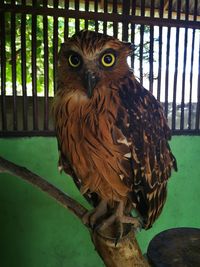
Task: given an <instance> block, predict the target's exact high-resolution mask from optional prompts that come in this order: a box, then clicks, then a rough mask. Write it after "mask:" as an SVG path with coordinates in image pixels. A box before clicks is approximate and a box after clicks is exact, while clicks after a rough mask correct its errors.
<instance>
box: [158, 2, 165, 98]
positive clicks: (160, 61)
mask: <svg viewBox="0 0 200 267" xmlns="http://www.w3.org/2000/svg"><path fill="white" fill-rule="evenodd" d="M163 8H164V2H163V0H161V1H160V10H159V11H160V12H159V16H160V18H163ZM162 36H163V28H162V26H159V52H158V89H157V90H158V92H157V99H158V100H159V101H160V91H161V73H162Z"/></svg>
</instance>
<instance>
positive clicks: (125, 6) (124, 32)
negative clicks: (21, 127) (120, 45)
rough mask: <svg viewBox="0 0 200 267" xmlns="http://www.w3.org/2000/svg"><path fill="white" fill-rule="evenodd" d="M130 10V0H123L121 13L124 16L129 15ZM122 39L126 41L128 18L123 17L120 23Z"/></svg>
mask: <svg viewBox="0 0 200 267" xmlns="http://www.w3.org/2000/svg"><path fill="white" fill-rule="evenodd" d="M129 10H130V0H128V1H123V15H124V17H125V18H126V16H128V15H129ZM122 27H123V28H122V40H123V41H128V20H126V19H124V21H123V25H122Z"/></svg>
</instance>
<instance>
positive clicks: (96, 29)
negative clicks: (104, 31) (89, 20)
mask: <svg viewBox="0 0 200 267" xmlns="http://www.w3.org/2000/svg"><path fill="white" fill-rule="evenodd" d="M94 12H95V14H98V0H95V1H94ZM93 19H94V21H95V31H96V32H98V30H99V23H98V19H97V18H93Z"/></svg>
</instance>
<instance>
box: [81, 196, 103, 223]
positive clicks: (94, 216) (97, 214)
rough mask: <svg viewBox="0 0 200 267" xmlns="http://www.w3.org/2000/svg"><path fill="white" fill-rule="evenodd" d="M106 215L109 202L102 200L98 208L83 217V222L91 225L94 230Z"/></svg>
mask: <svg viewBox="0 0 200 267" xmlns="http://www.w3.org/2000/svg"><path fill="white" fill-rule="evenodd" d="M106 213H107V201H105V200H101V201H100V203H99V205H98V206H97V207H96V208H94V209H93V210H91V211H89V212H87V213H86V214H85V215H84V216H83V218H82V221H83V223H84V224H87V225H90V226H91V227H92V228H94V226H95V224H96V222H97V221H98V219H99V218H101V217H102V216H104V215H105V214H106Z"/></svg>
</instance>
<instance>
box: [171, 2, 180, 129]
mask: <svg viewBox="0 0 200 267" xmlns="http://www.w3.org/2000/svg"><path fill="white" fill-rule="evenodd" d="M180 10H181V0H178V3H177V19H180ZM179 34H180V29H179V28H177V29H176V49H175V71H174V86H173V87H174V88H173V103H172V130H173V131H174V130H176V91H177V76H178V58H179Z"/></svg>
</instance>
